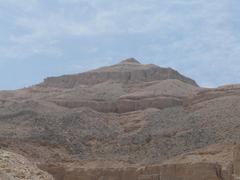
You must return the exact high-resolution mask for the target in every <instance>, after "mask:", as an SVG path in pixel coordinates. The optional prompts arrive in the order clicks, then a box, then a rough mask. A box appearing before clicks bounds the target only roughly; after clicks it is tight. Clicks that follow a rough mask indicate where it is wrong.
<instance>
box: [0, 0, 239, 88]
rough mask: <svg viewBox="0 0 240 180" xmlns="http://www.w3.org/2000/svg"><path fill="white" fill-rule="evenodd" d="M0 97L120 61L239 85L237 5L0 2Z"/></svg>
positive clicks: (185, 0) (166, 0)
mask: <svg viewBox="0 0 240 180" xmlns="http://www.w3.org/2000/svg"><path fill="white" fill-rule="evenodd" d="M0 35H1V36H0V89H16V88H21V87H26V86H29V85H32V84H36V83H38V82H41V81H42V80H43V79H44V78H45V77H47V76H56V75H62V74H69V73H77V72H82V71H86V70H88V69H92V68H96V67H99V66H105V65H110V64H114V63H117V62H119V61H120V60H121V59H124V58H127V57H135V58H137V59H138V60H139V61H141V62H142V63H154V64H157V65H159V66H164V67H172V68H175V69H177V70H178V71H179V72H181V73H183V74H185V75H187V76H189V77H191V78H193V79H195V80H196V81H197V82H198V83H199V84H200V85H202V86H207V87H215V86H219V85H223V84H229V83H240V1H239V0H210V1H209V0H131V1H129V0H121V1H119V0H0Z"/></svg>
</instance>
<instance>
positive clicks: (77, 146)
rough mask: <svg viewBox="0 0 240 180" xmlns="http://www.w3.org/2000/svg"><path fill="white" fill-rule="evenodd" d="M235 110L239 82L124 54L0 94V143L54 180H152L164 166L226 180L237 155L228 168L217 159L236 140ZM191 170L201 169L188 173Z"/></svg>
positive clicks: (239, 107) (239, 127) (187, 179)
mask: <svg viewBox="0 0 240 180" xmlns="http://www.w3.org/2000/svg"><path fill="white" fill-rule="evenodd" d="M239 113H240V86H239V85H228V86H223V87H219V88H214V89H208V88H202V87H199V86H198V85H197V83H196V82H195V81H194V80H192V79H190V78H188V77H185V76H184V75H181V74H180V73H178V72H177V71H175V70H173V69H171V68H162V67H158V66H156V65H152V64H150V65H143V64H141V63H139V62H138V61H137V60H136V59H133V58H130V59H127V60H124V61H122V62H120V63H119V64H116V65H112V66H108V67H103V68H99V69H96V70H92V71H88V72H85V73H80V74H75V75H64V76H60V77H50V78H47V79H45V80H44V82H42V83H40V84H37V85H34V86H32V87H29V88H25V89H20V90H16V91H2V92H0V147H1V148H2V149H5V150H8V151H13V152H14V153H18V154H21V155H22V156H25V157H26V158H27V159H28V160H29V161H32V162H34V163H37V164H38V166H39V168H41V169H42V170H45V171H48V172H50V173H51V174H53V175H54V177H55V178H56V179H59V180H75V179H76V180H78V179H80V180H88V179H89V180H90V179H91V180H93V179H99V180H100V179H101V178H104V179H107V180H113V179H114V180H128V179H131V180H134V179H141V180H148V179H149V178H150V179H151V178H158V177H155V175H156V174H157V176H160V175H158V174H161V173H162V179H164V180H173V179H176V176H179V178H178V179H179V180H192V179H194V180H204V178H205V179H209V178H210V180H213V179H214V178H215V179H216V180H218V179H219V178H222V179H224V180H230V179H229V177H230V176H231V177H232V174H234V173H233V171H234V170H233V169H231V168H228V170H225V169H226V168H225V167H233V164H234V162H235V161H237V160H235V159H234V158H233V156H231V154H230V155H228V156H226V157H225V158H226V159H227V160H226V163H227V165H226V166H225V164H224V163H222V161H221V160H220V156H222V155H223V156H225V155H226V153H224V152H226V151H227V152H234V151H233V150H231V151H230V150H229V151H228V149H234V148H235V146H236V144H235V142H238V141H239V139H240V121H239ZM220 147H221V148H220ZM205 149H206V150H205ZM209 149H210V150H209ZM225 149H227V150H226V151H225ZM202 152H203V153H202ZM205 152H207V153H205ZM196 153H197V154H199V155H198V156H197V155H193V154H196ZM191 156H193V159H192V158H190V157H191ZM210 156H211V157H212V158H210V159H211V160H212V161H210V162H209V157H210ZM185 158H186V159H187V160H189V161H184V160H182V159H185ZM194 158H195V159H194ZM180 159H181V161H180ZM197 160H198V161H197ZM191 161H193V162H195V163H196V164H197V165H196V166H191V165H190V166H189V163H191ZM181 162H183V163H181ZM186 162H187V163H186ZM179 164H180V165H179ZM182 164H188V165H186V166H182ZM216 164H217V165H216ZM236 164H237V163H236ZM174 167H179V168H180V169H182V170H181V171H180V175H179V174H178V173H177V171H174V172H173V170H172V169H174ZM234 167H236V169H237V168H238V164H237V165H235V166H234ZM193 168H195V169H196V168H197V169H198V170H199V171H196V174H192V175H191V176H190V175H189V176H188V175H187V174H189V173H186V172H188V171H194V170H195V169H193ZM224 168H225V169H224ZM160 169H161V170H160ZM216 169H217V170H216ZM200 170H201V171H200ZM239 170H240V168H239ZM185 171H186V172H185ZM160 172H161V173H160ZM167 172H171V173H170V174H172V177H171V175H170V174H169V173H167ZM182 172H185V175H184V173H183V174H181V173H182ZM207 172H209V177H203V176H199V175H198V174H197V173H199V174H202V173H207ZM222 172H224V173H225V174H230V175H222V174H221V173H222ZM145 173H148V174H149V173H150V174H151V173H152V175H150V176H149V175H145ZM219 173H220V175H219ZM154 174H155V175H154ZM174 174H175V176H174ZM216 174H218V175H216ZM180 176H181V178H180ZM213 176H214V177H213ZM196 177H198V178H200V179H197V178H196ZM201 178H202V179H201ZM217 178H218V179H217Z"/></svg>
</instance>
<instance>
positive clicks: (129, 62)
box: [120, 58, 141, 64]
mask: <svg viewBox="0 0 240 180" xmlns="http://www.w3.org/2000/svg"><path fill="white" fill-rule="evenodd" d="M120 64H141V63H140V62H139V61H138V60H136V59H135V58H128V59H125V60H123V61H121V62H120Z"/></svg>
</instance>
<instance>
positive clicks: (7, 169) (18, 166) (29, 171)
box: [0, 150, 53, 180]
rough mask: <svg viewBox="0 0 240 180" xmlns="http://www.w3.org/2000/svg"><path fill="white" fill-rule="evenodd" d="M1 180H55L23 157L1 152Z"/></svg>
mask: <svg viewBox="0 0 240 180" xmlns="http://www.w3.org/2000/svg"><path fill="white" fill-rule="evenodd" d="M0 179H1V180H53V177H52V176H51V175H50V174H47V173H46V172H43V171H41V170H40V169H38V168H37V166H35V165H34V164H32V163H30V162H29V161H28V160H27V159H25V158H24V157H22V156H21V155H17V154H14V153H10V152H7V151H3V150H0Z"/></svg>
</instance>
